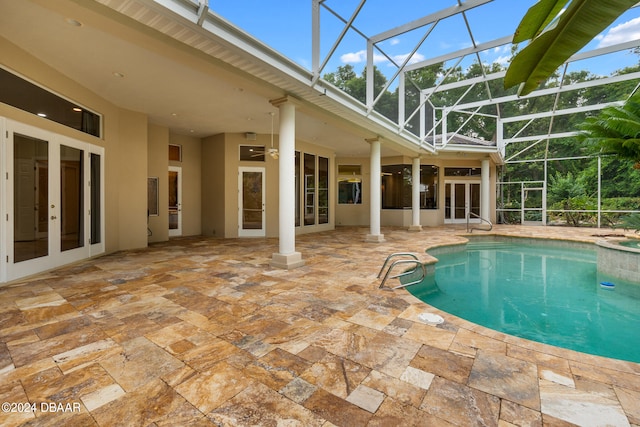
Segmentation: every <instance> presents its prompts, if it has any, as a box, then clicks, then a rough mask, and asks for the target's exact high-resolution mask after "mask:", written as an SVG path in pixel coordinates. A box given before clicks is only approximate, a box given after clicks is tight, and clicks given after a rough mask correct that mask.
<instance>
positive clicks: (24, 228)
mask: <svg viewBox="0 0 640 427" xmlns="http://www.w3.org/2000/svg"><path fill="white" fill-rule="evenodd" d="M0 127H4V129H3V130H4V131H3V134H4V135H3V136H4V138H3V144H2V157H3V161H2V162H1V167H2V169H3V172H4V173H3V174H2V175H4V176H5V178H6V179H5V180H4V182H3V191H2V195H3V196H2V204H1V206H2V213H3V215H2V218H3V219H4V221H3V224H2V238H1V239H0V240H1V241H2V243H3V245H2V247H1V248H0V252H1V256H2V261H3V262H2V265H3V268H2V269H1V270H0V271H1V273H0V281H7V280H13V279H16V278H20V277H24V276H27V275H30V274H34V273H37V272H40V271H44V270H47V269H51V268H54V267H57V266H60V265H63V264H67V263H70V262H73V261H77V260H79V259H83V258H88V257H90V256H92V255H94V254H97V253H102V252H104V226H103V218H104V213H103V212H104V209H103V206H104V197H103V193H104V191H103V182H104V179H103V170H104V167H103V161H104V154H103V148H101V147H98V146H94V145H92V144H87V143H84V142H81V141H77V140H74V139H71V138H67V137H63V136H61V135H57V134H54V133H52V132H49V131H44V130H42V129H39V128H36V127H32V126H28V125H24V124H21V123H17V122H13V121H10V120H6V121H2V122H1V123H0Z"/></svg>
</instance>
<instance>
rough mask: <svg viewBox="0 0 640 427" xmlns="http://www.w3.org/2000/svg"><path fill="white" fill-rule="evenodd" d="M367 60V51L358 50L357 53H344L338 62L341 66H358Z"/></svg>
mask: <svg viewBox="0 0 640 427" xmlns="http://www.w3.org/2000/svg"><path fill="white" fill-rule="evenodd" d="M366 59H367V51H366V50H360V51H358V52H350V53H345V54H344V55H340V61H341V62H342V63H343V64H358V63H360V62H364V61H365V60H366Z"/></svg>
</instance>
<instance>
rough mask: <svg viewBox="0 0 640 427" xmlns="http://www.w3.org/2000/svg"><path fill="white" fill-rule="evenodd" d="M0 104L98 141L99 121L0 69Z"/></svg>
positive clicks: (77, 106) (64, 100)
mask: <svg viewBox="0 0 640 427" xmlns="http://www.w3.org/2000/svg"><path fill="white" fill-rule="evenodd" d="M0 102H3V103H5V104H8V105H11V106H12V107H16V108H19V109H21V110H23V111H27V112H29V113H32V114H36V115H38V116H40V117H44V118H46V119H49V120H52V121H54V122H56V123H60V124H62V125H64V126H68V127H70V128H73V129H76V130H79V131H80V132H84V133H87V134H89V135H93V136H97V137H100V128H101V124H102V123H101V117H100V116H99V115H98V114H96V113H94V112H92V111H89V110H87V109H86V108H84V107H81V106H80V105H78V104H76V103H75V102H72V101H69V100H67V99H64V98H62V97H60V96H58V95H56V94H54V93H51V92H49V91H48V90H46V89H43V88H41V87H40V86H37V85H35V84H33V83H31V82H28V81H27V80H24V79H22V78H21V77H18V76H16V75H15V74H12V73H10V72H9V71H7V70H4V69H2V68H0Z"/></svg>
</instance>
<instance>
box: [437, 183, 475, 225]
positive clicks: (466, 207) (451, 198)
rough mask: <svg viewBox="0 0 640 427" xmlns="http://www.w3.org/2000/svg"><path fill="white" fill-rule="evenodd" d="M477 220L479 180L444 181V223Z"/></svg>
mask: <svg viewBox="0 0 640 427" xmlns="http://www.w3.org/2000/svg"><path fill="white" fill-rule="evenodd" d="M467 215H470V218H469V222H479V221H480V219H479V218H478V216H479V215H480V182H479V181H448V182H445V215H444V222H445V224H454V223H466V221H467Z"/></svg>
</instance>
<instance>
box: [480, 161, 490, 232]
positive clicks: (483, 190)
mask: <svg viewBox="0 0 640 427" xmlns="http://www.w3.org/2000/svg"><path fill="white" fill-rule="evenodd" d="M489 165H490V163H489V159H484V160H483V161H482V166H481V169H480V216H481V217H482V218H484V219H486V220H489V221H490V220H491V218H490V212H491V210H490V206H491V187H490V180H489V176H490V170H491V168H490V166H489Z"/></svg>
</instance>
